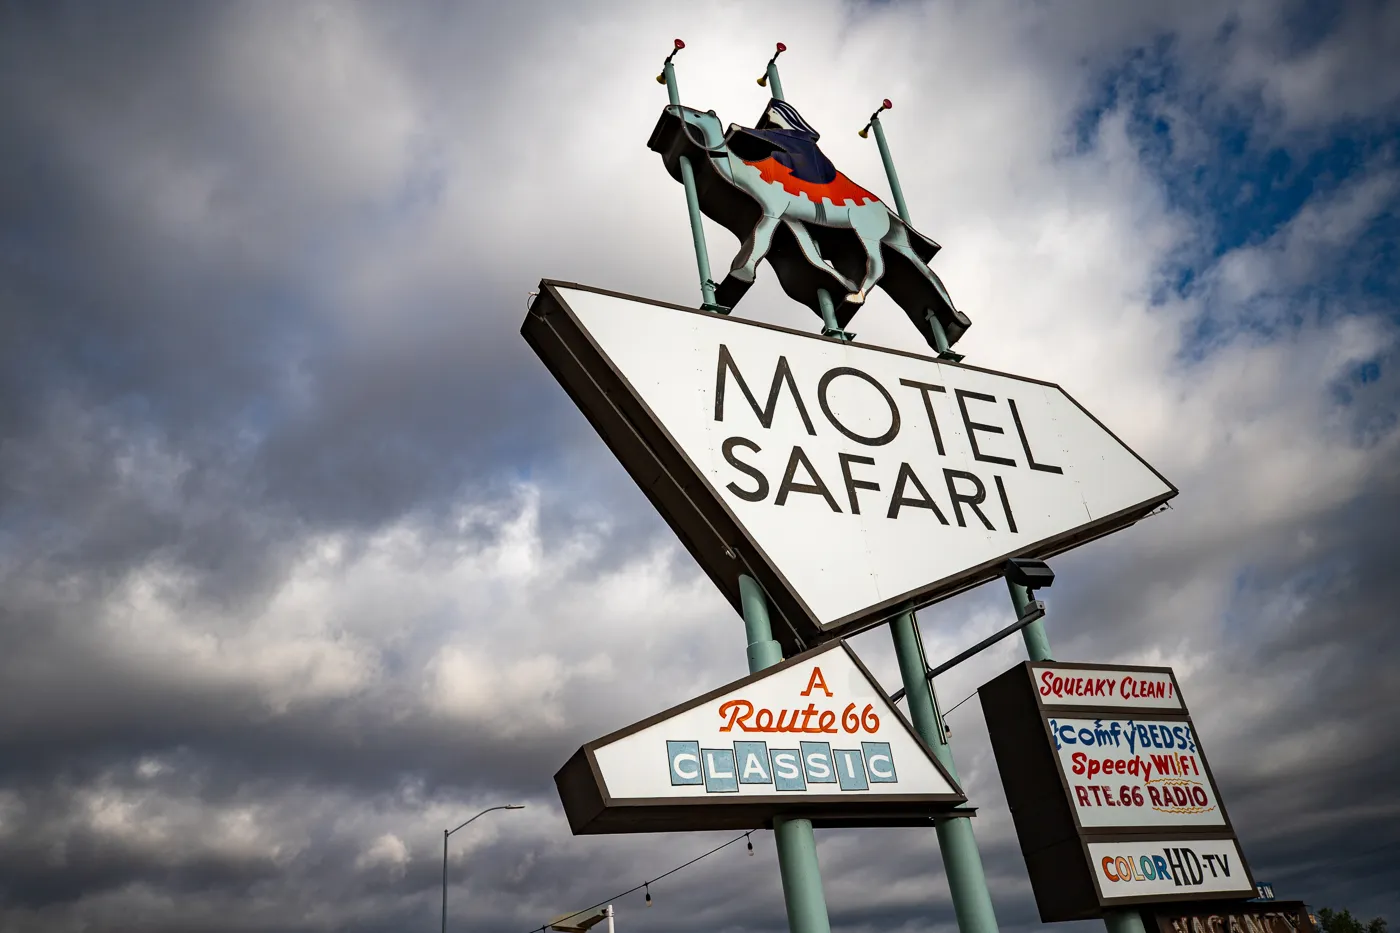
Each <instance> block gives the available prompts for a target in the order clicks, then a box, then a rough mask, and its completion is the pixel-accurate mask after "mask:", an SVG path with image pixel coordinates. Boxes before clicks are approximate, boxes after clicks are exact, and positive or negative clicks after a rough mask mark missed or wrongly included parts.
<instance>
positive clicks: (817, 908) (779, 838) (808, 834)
mask: <svg viewBox="0 0 1400 933" xmlns="http://www.w3.org/2000/svg"><path fill="white" fill-rule="evenodd" d="M683 48H685V43H684V42H682V41H681V40H680V39H677V40H676V47H675V48H674V49H673V50H672V51H671V54H670V55H667V56H666V62H665V64H664V65H663V66H662V69H661V74H659V75H657V76H656V80H657V82H658V83H660V84H665V85H666V93H667V94H668V95H669V97H670V100H671V105H672V106H676V107H678V106H680V91H679V89H678V88H677V87H676V70H675V66H673V65H672V64H671V59H673V58H674V57H675V55H676V52H679V51H680V50H681V49H683ZM786 48H787V47H786V46H785V45H783V44H782V43H781V42H779V43H778V51H777V52H775V53H774V55H773V59H772V60H770V61H769V62H768V70H767V73H766V74H765V75H764V77H763V78H760V79H759V84H760V85H763V84H764V83H765V80H766V81H768V82H771V84H772V85H773V93H774V96H776V97H777V98H778V99H779V100H781V99H782V87H783V86H782V82H781V80H779V78H778V67H777V65H776V64H775V62H776V60H777V58H778V55H779V54H781V53H782V52H783V51H784V50H785V49H786ZM680 166H681V181H682V183H684V185H685V203H686V207H687V208H688V210H689V212H690V233H691V236H692V238H693V239H694V240H695V264H696V266H698V267H699V271H700V291H701V294H702V295H703V296H704V301H705V305H704V306H705V308H706V309H707V310H709V311H715V312H719V313H723V309H722V308H720V307H719V305H718V304H717V303H716V302H715V283H714V282H713V281H712V280H711V278H710V257H709V254H708V252H707V251H706V248H705V231H704V229H703V228H702V227H701V226H700V198H699V194H698V192H697V191H696V189H695V170H694V168H693V167H692V166H691V164H690V160H689V159H688V158H686V157H685V156H681V158H680ZM827 301H828V304H829V303H830V299H829V298H828V299H827ZM739 593H740V601H741V603H742V606H743V614H744V631H745V634H746V636H747V640H748V661H749V673H751V674H756V673H758V672H759V671H761V670H764V669H765V668H769V667H772V666H773V665H774V664H777V663H779V662H780V661H782V660H783V649H782V646H781V645H779V644H778V641H777V639H775V638H774V637H773V624H772V621H771V620H770V619H769V616H768V599H767V597H766V596H765V595H764V593H763V588H762V587H761V586H760V585H759V583H758V581H757V580H755V579H753V578H752V577H750V576H749V575H748V574H740V576H739ZM773 836H774V839H775V841H776V843H777V849H778V873H779V875H780V876H781V877H782V882H783V901H784V903H785V905H786V906H787V915H788V929H789V930H790V931H791V933H831V920H830V918H829V917H828V916H827V911H826V896H825V894H824V893H823V892H822V876H821V866H820V865H819V864H818V862H817V840H816V836H815V834H814V833H813V832H812V821H811V820H806V819H787V818H784V817H778V818H776V819H774V820H773Z"/></svg>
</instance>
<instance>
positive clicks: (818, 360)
mask: <svg viewBox="0 0 1400 933" xmlns="http://www.w3.org/2000/svg"><path fill="white" fill-rule="evenodd" d="M559 294H560V295H561V296H562V297H563V299H564V300H565V301H566V302H567V304H568V307H569V309H570V310H571V311H572V313H573V314H574V315H575V316H576V317H577V319H578V320H579V322H580V324H581V326H582V327H583V329H584V330H585V331H586V332H587V333H588V335H589V336H590V338H591V339H592V340H593V341H594V342H595V343H596V344H597V346H598V347H599V348H600V349H601V350H602V352H603V353H604V354H605V355H606V356H607V358H608V359H609V360H610V361H611V363H612V365H613V367H614V368H615V369H616V370H617V371H618V372H619V373H620V374H621V375H622V376H623V377H624V378H625V379H626V380H627V381H628V382H629V383H630V385H631V387H632V389H633V391H635V392H636V393H637V394H638V396H639V397H640V398H641V400H642V401H643V402H644V403H645V404H646V406H647V407H648V408H649V409H650V410H651V412H652V414H653V415H654V416H655V418H656V419H657V420H658V421H659V422H660V423H661V425H662V426H663V427H664V428H665V429H666V431H667V432H668V433H669V435H670V436H671V438H672V439H673V440H674V441H675V442H676V444H677V445H678V446H679V447H680V449H681V450H682V451H683V452H684V453H685V455H686V457H687V458H688V459H689V460H690V462H691V463H692V464H693V465H694V467H695V468H696V470H697V471H698V472H699V474H700V475H701V477H702V478H703V479H704V481H705V482H706V483H708V484H709V486H710V487H711V489H712V490H713V492H714V493H715V495H716V496H717V497H718V498H719V499H720V501H722V502H723V503H724V504H725V505H726V506H727V507H728V509H729V510H730V512H731V513H732V514H733V515H734V517H735V518H736V520H737V521H738V523H739V524H740V525H741V526H742V527H743V528H744V529H746V530H747V532H748V533H749V535H750V536H751V537H752V539H753V541H754V543H755V544H756V545H757V546H758V547H759V548H761V549H762V550H763V552H764V553H765V554H766V555H767V557H768V559H769V560H770V561H771V562H772V564H773V566H774V567H775V568H776V570H777V572H778V573H780V574H781V575H782V576H783V577H784V578H785V581H786V583H787V585H788V586H789V587H790V588H791V590H792V592H793V593H794V594H795V595H796V596H797V597H798V598H799V599H800V600H802V602H803V603H804V604H805V606H806V607H807V610H808V611H809V613H810V614H811V616H812V618H814V619H815V620H816V621H817V623H818V624H819V625H820V626H822V627H823V628H825V627H828V626H836V625H839V624H841V623H842V622H843V620H848V619H852V618H853V617H857V616H859V614H860V613H863V612H865V611H867V610H869V609H870V608H871V607H874V606H878V605H882V604H888V603H889V602H890V601H892V600H898V599H901V598H904V597H905V596H906V595H907V594H911V593H914V592H915V591H920V590H922V589H924V588H927V587H929V586H930V585H931V584H933V583H937V582H939V581H943V580H949V579H951V578H954V577H956V576H957V575H958V574H960V573H962V572H964V571H967V570H970V569H973V568H978V567H982V566H983V565H986V564H988V563H989V562H992V561H995V560H997V559H998V558H1000V557H1002V556H1005V555H1009V554H1014V553H1028V552H1027V550H1026V549H1027V548H1029V547H1030V546H1031V545H1035V544H1038V543H1040V542H1046V541H1049V540H1051V539H1055V538H1056V537H1057V536H1064V535H1068V534H1069V533H1071V532H1073V531H1074V530H1075V529H1080V528H1082V527H1084V526H1086V525H1090V524H1094V523H1099V522H1108V521H1109V520H1111V519H1112V518H1113V517H1114V516H1117V515H1118V514H1119V513H1125V512H1127V511H1129V510H1132V509H1135V508H1141V507H1143V506H1144V505H1148V504H1150V503H1153V502H1157V501H1162V500H1164V499H1166V498H1169V497H1170V496H1171V495H1174V494H1175V489H1173V487H1172V486H1171V485H1170V484H1169V483H1167V482H1166V481H1165V480H1164V479H1162V477H1161V476H1159V475H1158V474H1157V473H1156V472H1155V471H1153V470H1152V469H1151V468H1150V467H1149V466H1148V465H1147V464H1146V463H1144V462H1143V461H1142V460H1140V459H1139V458H1138V457H1137V456H1136V455H1135V454H1134V453H1133V452H1132V451H1130V450H1129V449H1128V448H1127V447H1125V446H1124V445H1123V444H1122V443H1121V442H1120V441H1118V440H1117V439H1116V438H1114V437H1113V436H1112V435H1111V434H1110V433H1109V432H1108V431H1107V429H1105V428H1104V427H1103V426H1102V425H1100V424H1098V423H1097V422H1096V421H1095V420H1094V419H1093V418H1092V417H1090V416H1089V414H1088V413H1087V412H1085V411H1084V410H1083V409H1082V408H1080V407H1079V406H1078V405H1077V404H1076V403H1075V402H1074V401H1073V400H1071V399H1070V398H1069V397H1068V396H1067V395H1066V394H1065V393H1064V392H1063V390H1061V389H1059V388H1058V387H1055V386H1052V385H1048V384H1046V383H1041V382H1035V381H1032V380H1026V379H1018V378H1016V377H1013V376H1007V375H1003V374H999V373H992V372H986V371H982V370H978V369H973V368H970V367H967V366H957V365H952V364H948V363H942V362H939V361H937V360H932V359H927V358H923V357H916V356H910V355H907V354H903V353H897V352H893V351H890V350H882V349H878V348H874V347H865V346H859V345H854V344H845V343H840V342H837V341H832V340H818V339H811V338H808V337H804V336H798V335H794V334H791V333H785V332H783V331H780V330H773V329H769V328H765V327H758V326H748V325H744V324H741V323H737V322H735V321H731V320H729V319H728V318H725V317H722V316H719V315H705V314H695V313H684V312H677V311H676V310H674V309H671V308H666V307H661V306H658V305H654V304H649V303H646V302H643V301H636V300H631V299H628V298H623V297H620V296H615V295H605V294H600V293H597V292H592V291H583V290H579V289H571V288H565V287H560V288H559ZM814 542H820V544H819V545H817V544H814Z"/></svg>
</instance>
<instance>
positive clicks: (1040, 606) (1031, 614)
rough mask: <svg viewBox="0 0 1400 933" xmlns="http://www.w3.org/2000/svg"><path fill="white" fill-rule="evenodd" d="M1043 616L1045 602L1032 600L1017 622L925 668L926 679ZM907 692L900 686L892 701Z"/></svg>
mask: <svg viewBox="0 0 1400 933" xmlns="http://www.w3.org/2000/svg"><path fill="white" fill-rule="evenodd" d="M1043 618H1045V603H1043V602H1041V601H1040V600H1038V599H1033V600H1031V601H1030V602H1029V603H1027V604H1026V613H1025V615H1023V616H1021V618H1019V619H1017V620H1016V621H1015V622H1012V623H1011V624H1010V625H1008V626H1007V627H1006V628H1004V629H1002V630H1001V631H999V632H996V633H994V634H992V635H988V636H987V637H986V638H984V639H982V640H981V641H979V642H978V643H977V644H975V645H973V646H972V647H971V648H968V649H967V650H966V651H964V652H962V653H961V654H957V655H954V656H953V657H952V658H949V659H948V660H947V661H944V662H943V663H942V664H940V665H938V666H937V667H928V668H924V679H925V680H930V681H931V680H933V678H935V677H937V676H938V675H939V674H943V673H946V672H947V671H949V670H952V669H953V668H954V667H957V666H958V665H959V664H961V663H962V662H964V661H966V660H967V659H968V658H970V657H972V656H973V655H975V654H979V653H981V652H983V651H985V650H986V649H988V648H990V647H991V646H992V645H995V644H996V643H997V642H999V641H1001V640H1002V639H1003V638H1005V637H1006V636H1008V635H1015V634H1016V633H1017V632H1019V631H1020V630H1021V629H1023V628H1025V627H1026V626H1027V625H1030V624H1031V623H1032V622H1039V621H1040V620H1041V619H1043ZM905 692H906V691H905V689H904V688H903V687H900V688H899V689H898V690H896V691H895V692H894V693H892V694H890V701H891V702H894V703H898V702H899V701H900V700H902V699H904V694H905Z"/></svg>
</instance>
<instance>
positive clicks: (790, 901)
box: [739, 574, 831, 933]
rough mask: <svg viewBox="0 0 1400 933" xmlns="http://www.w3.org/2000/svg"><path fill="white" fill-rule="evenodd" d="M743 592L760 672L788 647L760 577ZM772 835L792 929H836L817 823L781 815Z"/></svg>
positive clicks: (798, 932)
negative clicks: (778, 634)
mask: <svg viewBox="0 0 1400 933" xmlns="http://www.w3.org/2000/svg"><path fill="white" fill-rule="evenodd" d="M739 591H740V598H741V599H742V601H743V606H744V630H745V632H747V634H748V640H749V651H748V654H749V673H751V674H757V673H758V672H759V671H761V670H764V669H765V668H769V667H772V666H773V665H774V664H777V663H778V662H779V661H781V660H782V659H783V649H782V647H781V646H780V645H779V644H778V642H777V641H776V640H775V639H774V638H773V624H772V622H771V621H770V620H769V618H768V600H767V599H766V598H765V597H764V595H763V590H762V589H761V588H760V587H759V585H758V581H756V580H754V578H753V577H750V576H749V575H748V574H742V575H740V577H739ZM773 836H774V838H775V839H776V840H777V846H778V872H779V874H780V875H782V879H783V902H784V903H785V904H786V905H787V915H788V929H790V930H791V931H792V933H831V920H830V918H828V916H827V913H826V896H825V894H824V893H823V892H822V876H821V866H820V865H819V864H818V863H817V840H816V836H815V835H814V834H813V832H812V821H811V820H804V819H784V818H783V817H777V818H776V819H774V820H773Z"/></svg>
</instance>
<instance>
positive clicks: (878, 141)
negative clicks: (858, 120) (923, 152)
mask: <svg viewBox="0 0 1400 933" xmlns="http://www.w3.org/2000/svg"><path fill="white" fill-rule="evenodd" d="M870 125H871V126H872V127H874V128H875V145H877V146H879V147H880V160H881V161H882V162H884V163H885V177H886V178H888V179H889V180H890V194H891V195H893V196H894V209H895V211H896V213H898V214H899V219H900V220H902V221H904V222H905V223H909V206H908V205H907V204H905V203H904V189H903V188H901V187H900V186H899V174H898V173H897V172H895V170H894V159H893V158H892V157H891V156H890V144H889V143H887V142H885V128H884V127H883V126H881V125H880V115H879V114H878V113H877V114H876V115H875V116H874V117H872V118H871V120H870Z"/></svg>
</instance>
